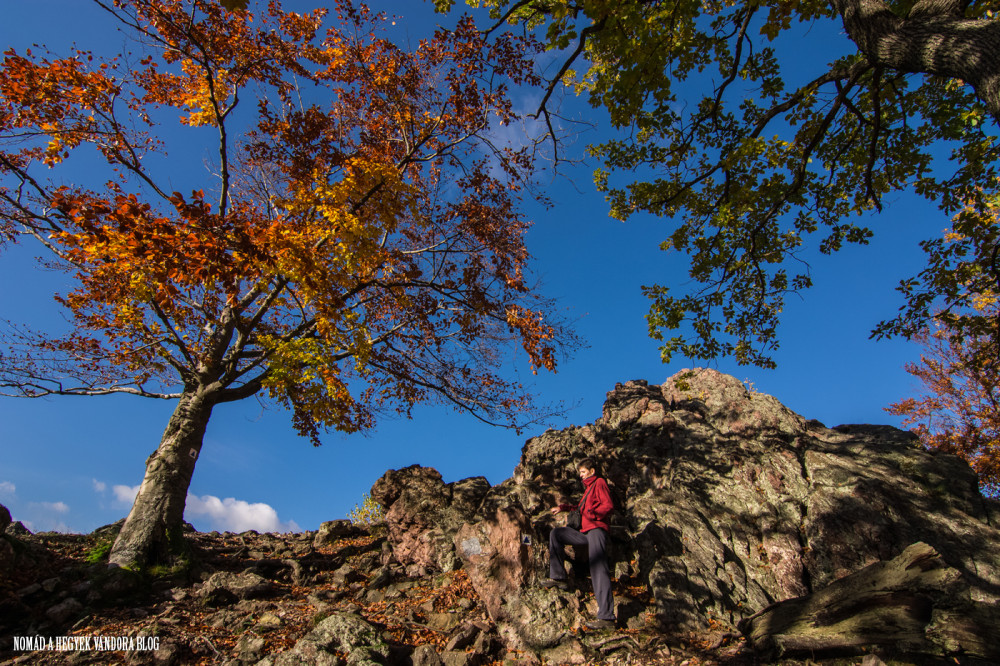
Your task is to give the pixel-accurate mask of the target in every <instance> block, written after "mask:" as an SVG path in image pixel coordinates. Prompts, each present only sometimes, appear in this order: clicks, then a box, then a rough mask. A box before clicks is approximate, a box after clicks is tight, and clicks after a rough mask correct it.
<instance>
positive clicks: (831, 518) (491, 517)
mask: <svg viewBox="0 0 1000 666" xmlns="http://www.w3.org/2000/svg"><path fill="white" fill-rule="evenodd" d="M583 456H593V457H595V458H596V459H597V460H598V461H600V463H601V465H602V466H603V467H604V471H605V476H606V477H607V478H608V480H609V481H610V482H611V483H612V484H613V488H614V489H615V490H616V492H617V494H618V495H619V496H620V497H621V498H622V503H623V504H624V507H623V510H622V511H621V512H620V513H619V516H618V518H619V520H618V525H617V526H614V527H613V528H612V536H613V540H614V543H615V547H616V551H617V556H616V558H615V559H616V566H615V569H616V570H615V573H616V578H617V580H618V581H619V583H622V582H628V583H629V584H630V585H634V586H636V587H637V588H639V589H642V590H645V591H647V592H648V594H649V595H650V599H649V603H648V604H645V603H636V602H633V601H631V600H622V602H620V603H619V606H618V615H619V621H620V624H621V625H622V626H625V627H629V628H646V627H648V626H650V625H651V624H652V625H653V626H656V627H658V628H660V630H662V631H663V632H667V633H669V632H675V631H683V630H688V631H702V630H704V629H705V628H709V627H712V628H720V629H721V630H724V631H735V630H736V629H737V628H739V627H740V626H741V625H740V623H741V622H744V625H743V626H744V627H746V626H747V625H746V624H745V622H747V621H749V620H750V619H751V618H752V616H754V615H755V614H757V613H759V612H760V611H762V610H764V609H766V608H768V607H769V606H770V605H771V604H774V603H775V602H780V601H782V600H787V599H791V598H795V597H801V596H804V595H810V594H811V593H814V592H818V591H821V590H823V589H824V588H826V587H827V586H828V585H830V584H832V583H834V582H835V581H838V580H839V579H842V578H844V577H845V576H847V575H848V574H852V573H855V572H858V571H860V570H862V569H864V568H866V567H868V566H871V565H874V564H876V563H878V562H880V561H883V560H888V559H890V558H894V557H896V556H898V555H900V554H901V553H903V551H904V550H905V549H906V548H907V547H908V546H911V545H912V544H915V543H918V542H922V543H924V544H927V545H929V546H930V547H931V549H932V550H933V551H934V553H935V556H936V557H938V560H934V561H935V562H938V561H940V564H937V563H935V564H934V566H935V567H939V568H942V570H944V569H947V571H948V572H954V574H951V573H949V574H948V576H952V575H953V576H954V577H955V579H956V580H957V581H959V582H960V585H959V587H958V588H955V589H954V590H951V592H950V593H946V592H945V591H941V593H940V594H939V595H938V596H937V597H934V595H930V596H928V595H929V593H928V594H923V595H919V604H917V605H918V606H919V607H920V609H919V612H918V611H912V612H917V613H918V614H919V615H921V619H920V620H919V622H917V624H919V631H920V637H919V640H917V639H916V638H914V639H913V640H912V641H910V642H909V643H907V644H906V645H900V644H898V641H896V640H895V639H894V638H893V637H892V636H889V635H882V634H877V632H875V633H873V635H871V636H869V637H867V638H864V639H863V640H861V639H858V640H854V642H853V643H852V644H851V645H839V644H837V643H836V642H831V643H829V647H830V648H831V651H833V652H836V651H842V649H844V648H848V649H849V651H851V650H853V651H854V652H856V653H861V652H863V651H865V650H867V649H872V648H875V647H881V648H886V649H889V650H890V651H892V650H895V651H898V652H901V653H909V654H917V655H925V656H927V657H928V658H933V657H939V658H943V657H945V656H948V657H954V658H961V657H969V656H977V657H980V658H984V659H996V660H997V661H998V662H1000V648H997V647H990V646H988V645H986V646H984V645H981V644H979V643H976V642H975V641H972V640H970V639H969V636H971V635H973V634H975V633H976V632H977V631H979V632H982V633H984V634H985V635H990V634H992V635H997V634H996V630H997V629H998V627H1000V622H998V621H997V619H998V618H1000V614H997V613H996V608H997V601H998V599H1000V531H998V530H997V527H998V526H1000V505H998V503H997V502H995V501H993V500H988V499H985V498H984V497H982V496H981V495H980V493H979V491H978V489H977V485H976V480H975V477H974V475H973V473H972V471H971V469H970V468H969V467H968V465H966V464H965V463H964V462H963V461H961V460H960V459H958V458H956V457H954V456H950V455H944V454H935V453H930V452H928V451H925V450H924V449H923V448H922V447H920V446H919V444H918V443H917V441H916V440H915V438H914V437H913V436H912V435H910V434H909V433H906V432H903V431H900V430H897V429H895V428H891V427H887V426H840V427H837V428H833V429H830V428H827V427H825V426H824V425H823V424H821V423H819V422H816V421H807V420H806V419H804V418H803V417H801V416H799V415H798V414H795V413H794V412H792V411H790V410H789V409H787V408H786V407H784V406H783V405H782V404H781V403H779V402H778V401H777V400H776V399H774V398H773V397H771V396H767V395H763V394H760V393H757V392H754V391H752V390H749V389H748V388H747V387H745V386H744V385H743V383H742V382H740V381H739V380H737V379H735V378H734V377H730V376H728V375H724V374H721V373H718V372H715V371H712V370H705V369H701V370H693V371H684V372H681V373H678V374H677V375H675V376H674V377H672V378H670V379H669V380H667V382H666V383H664V384H663V385H662V386H649V385H648V384H647V383H646V382H642V381H634V382H628V383H626V384H624V385H619V386H617V387H616V388H615V389H614V390H613V391H611V392H610V393H609V394H608V398H607V401H606V403H605V405H604V412H603V415H602V417H601V418H600V419H598V420H597V421H596V422H595V423H593V424H590V425H587V426H583V427H572V428H568V429H565V430H562V431H548V432H546V433H544V434H543V435H541V436H539V437H536V438H534V439H532V440H529V441H528V442H527V443H526V444H525V446H524V450H523V454H522V457H521V461H520V464H519V465H518V466H517V468H516V469H515V470H514V475H513V477H512V478H511V479H508V480H507V481H505V482H503V483H501V484H499V485H497V486H496V487H493V488H490V487H489V486H488V484H486V483H485V481H484V480H482V479H466V480H463V481H459V482H456V483H452V484H444V483H443V482H442V480H441V477H440V475H439V474H437V473H436V472H435V471H434V470H430V469H426V468H420V467H411V468H407V469H403V470H396V471H391V472H388V473H386V475H385V476H384V477H383V478H382V479H381V480H379V482H377V483H376V484H375V486H374V487H373V488H372V496H373V497H374V498H375V499H377V500H378V501H379V502H381V503H382V504H383V505H385V506H386V507H387V509H388V512H387V522H388V529H389V543H390V545H391V546H392V548H393V553H394V555H395V557H396V558H397V559H398V560H399V561H400V562H401V563H403V564H406V565H407V566H408V567H409V570H410V571H414V572H425V571H449V570H452V569H454V568H456V567H459V566H461V567H462V568H463V569H464V570H466V571H468V575H469V579H470V581H471V582H472V584H473V587H474V588H475V589H476V591H477V592H478V593H479V595H480V597H481V598H482V600H483V604H484V606H485V608H486V610H487V612H488V613H489V615H490V617H491V618H492V619H493V620H494V621H495V622H496V623H497V625H498V627H499V631H500V634H501V636H502V637H503V639H504V640H505V642H506V643H507V644H508V645H512V646H517V647H519V648H520V649H524V650H530V651H535V652H537V653H539V654H541V655H543V656H544V655H546V654H548V653H549V652H550V651H556V652H559V653H562V652H564V651H565V650H566V649H567V646H574V645H575V643H574V641H575V638H574V636H573V635H572V634H571V633H570V632H569V631H568V630H567V628H568V627H578V626H579V625H580V621H581V619H583V618H584V617H585V616H586V609H583V608H580V607H579V603H578V602H579V597H577V596H573V595H560V593H559V592H558V591H550V590H540V589H539V588H538V585H537V584H538V583H539V581H540V578H541V577H542V576H544V575H545V572H546V567H545V562H546V561H547V557H548V554H547V539H548V532H549V531H550V530H551V529H552V527H553V526H554V524H555V523H554V521H555V520H556V519H555V518H554V517H553V516H552V515H551V514H550V513H549V508H551V507H552V506H554V505H556V504H558V503H560V501H562V498H566V497H579V496H580V493H581V488H580V486H579V481H578V480H577V477H576V464H575V461H576V460H578V459H580V458H582V457H583ZM944 578H947V576H945V577H944ZM944 578H942V581H943V580H944ZM885 584H886V585H889V586H890V587H891V585H892V584H893V583H891V582H890V581H885ZM942 584H943V583H942ZM580 585H581V586H582V587H585V586H586V583H585V581H582V580H581V581H580ZM951 593H954V594H960V595H961V596H962V599H963V603H964V604H965V605H964V606H963V607H962V609H959V610H956V609H955V608H952V607H948V608H945V607H944V606H942V605H941V604H940V603H938V602H937V601H935V599H939V600H940V599H945V598H947V597H948V596H949V594H951ZM887 595H888V596H887ZM892 595H893V591H892V590H891V589H889V588H887V589H886V591H885V594H883V595H881V596H882V597H883V598H892ZM897 596H898V595H897ZM845 612H846V611H845ZM900 612H903V611H900ZM956 612H959V613H962V614H964V615H965V616H969V617H974V618H975V620H974V622H973V623H972V625H971V627H972V628H966V629H963V631H965V632H966V633H965V638H964V639H963V638H961V637H960V636H955V635H951V634H949V633H948V631H947V630H942V623H941V622H939V621H937V619H935V618H936V617H939V616H941V614H942V613H950V614H951V616H954V614H955V613H956ZM935 613H937V614H938V615H937V616H935ZM650 614H651V615H650ZM923 615H926V618H924V617H923ZM831 622H832V620H831ZM792 624H794V623H792ZM807 624H808V623H807ZM820 624H822V622H820ZM758 625H759V623H758ZM810 627H811V629H810ZM810 630H820V631H825V629H823V627H818V628H817V626H816V622H813V623H812V624H811V625H810V626H802V627H799V628H797V629H795V631H810ZM755 631H757V634H759V635H760V640H759V645H760V646H764V645H769V646H770V647H769V648H768V649H769V650H770V651H774V649H775V647H776V646H778V649H777V651H778V652H779V653H780V652H782V649H780V645H790V644H792V641H789V640H785V639H784V638H781V639H773V637H768V636H766V635H764V634H766V632H764V634H762V633H761V631H760V626H758V627H757V629H756V630H755ZM914 631H916V629H915V630H914ZM772 639H773V640H772ZM769 641H770V642H769ZM775 641H777V642H775ZM574 649H575V648H574ZM984 651H985V652H984ZM815 653H816V651H815V650H813V651H810V654H815ZM987 653H988V654H987Z"/></svg>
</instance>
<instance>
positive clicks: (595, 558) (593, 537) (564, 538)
mask: <svg viewBox="0 0 1000 666" xmlns="http://www.w3.org/2000/svg"><path fill="white" fill-rule="evenodd" d="M607 543H608V533H607V532H605V531H604V530H602V529H600V528H595V529H592V530H589V531H587V533H586V534H584V533H582V532H579V531H577V530H574V529H573V528H572V527H557V528H555V529H554V530H552V533H551V534H549V578H552V579H555V580H566V567H565V566H564V565H563V560H564V559H565V558H566V553H565V552H564V550H563V546H565V545H567V544H569V545H571V546H573V547H574V548H577V549H579V548H580V547H581V546H586V547H587V555H588V556H589V558H590V581H591V583H592V584H593V586H594V597H595V598H596V599H597V618H598V619H599V620H612V621H613V620H614V619H615V603H614V599H612V597H611V576H610V575H609V574H608V553H607Z"/></svg>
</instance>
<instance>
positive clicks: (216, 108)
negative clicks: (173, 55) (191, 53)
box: [178, 59, 235, 127]
mask: <svg viewBox="0 0 1000 666" xmlns="http://www.w3.org/2000/svg"><path fill="white" fill-rule="evenodd" d="M181 70H182V71H183V72H184V74H185V75H186V76H187V80H186V81H185V82H184V86H183V92H182V93H181V95H180V97H179V99H178V102H179V103H180V105H182V106H186V107H188V108H190V109H191V113H190V115H188V116H187V117H185V118H181V123H183V124H185V125H190V126H192V127H197V126H200V125H217V124H218V117H219V115H220V114H221V113H222V107H223V106H224V105H225V103H226V100H227V99H229V97H230V96H232V94H233V93H234V92H235V86H233V85H232V83H231V82H230V81H229V72H228V71H226V70H225V69H214V70H213V69H206V68H204V67H203V66H202V65H199V64H197V63H195V62H194V61H193V60H189V59H185V60H182V61H181Z"/></svg>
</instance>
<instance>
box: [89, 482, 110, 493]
mask: <svg viewBox="0 0 1000 666" xmlns="http://www.w3.org/2000/svg"><path fill="white" fill-rule="evenodd" d="M91 480H92V481H93V482H94V491H95V492H98V493H103V492H104V491H105V490H107V489H108V484H106V483H104V482H103V481H98V480H97V479H91Z"/></svg>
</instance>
